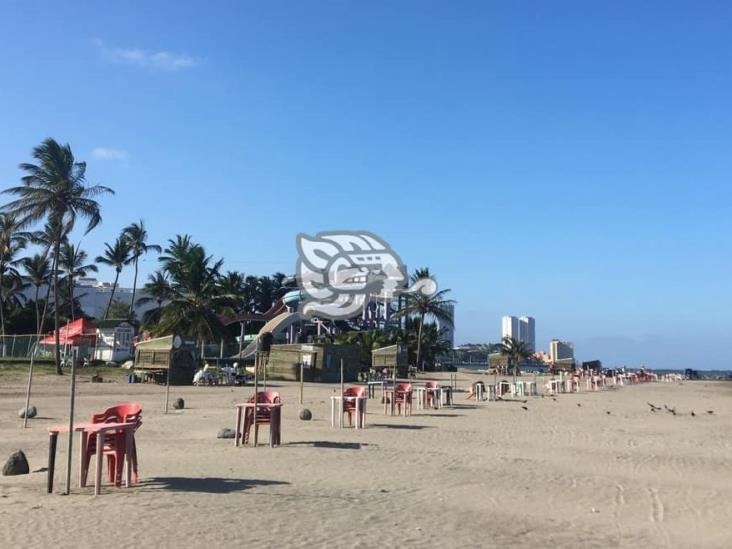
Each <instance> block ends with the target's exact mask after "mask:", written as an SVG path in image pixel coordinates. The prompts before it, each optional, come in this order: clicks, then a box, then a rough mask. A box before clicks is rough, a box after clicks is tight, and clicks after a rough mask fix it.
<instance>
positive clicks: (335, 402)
mask: <svg viewBox="0 0 732 549" xmlns="http://www.w3.org/2000/svg"><path fill="white" fill-rule="evenodd" d="M343 400H347V401H349V402H352V401H354V400H355V401H356V429H364V428H365V427H366V397H355V396H347V397H341V396H339V395H335V396H332V397H330V426H331V427H335V425H336V416H337V417H338V427H339V428H341V427H343V414H344V413H345V412H344V411H343Z"/></svg>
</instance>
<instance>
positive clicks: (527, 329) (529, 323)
mask: <svg viewBox="0 0 732 549" xmlns="http://www.w3.org/2000/svg"><path fill="white" fill-rule="evenodd" d="M535 324H536V322H535V320H534V318H533V317H530V316H522V317H521V318H519V339H520V340H521V341H523V342H524V343H526V346H527V347H528V348H529V350H530V351H532V352H533V351H536V327H535Z"/></svg>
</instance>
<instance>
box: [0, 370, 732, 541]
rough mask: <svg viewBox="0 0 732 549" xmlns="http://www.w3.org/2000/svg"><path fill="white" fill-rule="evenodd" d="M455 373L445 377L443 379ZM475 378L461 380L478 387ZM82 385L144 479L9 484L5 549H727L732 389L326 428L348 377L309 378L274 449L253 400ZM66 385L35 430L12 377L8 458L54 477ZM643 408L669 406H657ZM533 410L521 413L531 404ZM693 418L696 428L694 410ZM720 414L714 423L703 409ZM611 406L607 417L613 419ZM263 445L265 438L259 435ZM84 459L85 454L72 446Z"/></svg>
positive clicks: (656, 391) (479, 409) (509, 406)
mask: <svg viewBox="0 0 732 549" xmlns="http://www.w3.org/2000/svg"><path fill="white" fill-rule="evenodd" d="M441 376H442V377H443V378H444V377H445V376H444V375H440V374H438V375H437V376H436V378H437V379H439V378H440V377H441ZM473 377H475V376H474V375H470V374H460V381H459V385H460V387H461V388H465V387H467V385H468V383H469V380H470V379H473ZM88 378H89V376H88V375H83V376H81V379H80V383H79V385H78V399H77V420H79V421H81V420H86V418H87V417H88V416H89V415H90V414H91V412H92V411H98V410H101V409H103V408H105V407H106V406H109V405H112V404H115V403H118V402H124V401H135V402H139V403H141V404H142V406H143V410H144V412H143V414H144V424H143V426H142V427H141V429H140V430H139V432H138V434H137V441H138V447H139V456H140V457H139V459H140V473H141V482H140V484H138V485H136V486H134V487H133V488H130V489H124V488H123V489H114V488H112V487H110V486H107V485H105V487H104V489H103V493H102V495H101V496H98V497H94V496H93V489H92V488H91V487H87V488H84V489H79V488H78V481H77V480H76V479H77V467H76V463H77V462H76V459H77V456H76V455H74V464H75V465H74V471H73V472H74V474H73V479H74V480H73V483H74V489H73V491H72V495H70V496H62V495H59V493H60V492H61V491H62V489H63V477H64V464H65V440H66V439H65V436H62V437H61V439H60V440H61V442H60V446H59V460H58V470H57V474H56V492H57V493H56V494H53V495H47V494H45V481H46V474H45V473H43V472H35V473H32V474H30V475H26V476H19V477H0V522H1V523H2V525H3V528H2V530H1V531H0V546H2V547H51V546H53V547H57V548H62V547H92V546H96V547H99V546H107V547H110V546H111V547H160V548H162V547H176V548H181V547H202V546H207V547H231V546H234V545H238V546H241V545H244V544H247V545H251V546H256V547H266V546H272V547H274V546H278V547H325V546H329V547H374V546H377V545H378V546H381V547H413V546H414V547H416V546H422V547H425V546H426V547H434V546H443V547H457V546H462V547H533V548H536V547H549V546H554V547H603V548H604V547H646V548H649V547H705V548H713V547H720V548H721V547H729V546H730V544H731V543H732V503H730V502H732V459H731V455H732V454H731V452H732V398H730V397H732V384H730V383H724V382H704V381H698V382H683V383H652V384H650V383H649V384H642V385H637V386H625V387H621V388H619V389H617V390H606V391H602V392H597V393H586V392H585V393H580V394H567V395H560V396H558V397H556V399H555V398H553V397H549V396H547V397H545V398H540V397H534V398H529V399H528V402H527V403H526V404H523V403H521V402H489V403H480V404H478V405H476V404H475V403H474V402H472V401H467V400H465V396H464V394H457V395H456V400H455V402H456V406H455V407H453V408H443V409H441V410H425V411H422V410H419V411H418V410H416V409H415V414H414V415H413V416H412V417H406V418H405V417H389V416H385V415H383V413H382V407H381V405H380V404H379V402H378V401H377V400H371V401H370V402H369V410H368V416H367V428H366V429H365V430H360V431H355V430H353V429H343V430H338V429H332V428H331V426H330V401H329V398H328V397H329V396H330V395H332V394H334V393H335V392H336V391H337V389H338V387H337V386H336V385H315V384H308V385H306V390H305V405H306V407H308V408H309V409H311V410H312V412H313V420H312V421H310V422H303V421H300V420H299V419H298V418H297V414H298V410H299V406H298V404H297V394H298V393H297V385H296V384H294V383H282V382H275V383H274V384H273V388H274V389H275V390H278V391H280V393H281V394H282V398H283V401H284V403H285V408H284V417H283V437H282V443H283V444H282V446H281V447H279V448H275V449H270V448H269V447H266V446H261V447H259V448H257V449H253V448H250V447H243V448H235V447H234V445H233V442H232V441H231V440H221V439H217V438H216V434H217V432H218V430H219V429H221V428H223V427H231V428H233V426H234V409H233V404H234V403H235V402H238V401H241V400H243V399H244V398H245V397H247V396H248V395H250V394H251V392H252V389H251V388H238V387H236V388H232V387H205V388H203V387H202V388H196V387H177V388H173V391H172V396H174V397H178V396H180V397H182V398H184V399H185V401H186V408H185V410H182V411H174V412H173V413H170V414H168V415H164V414H163V403H164V388H162V387H160V386H155V385H143V384H136V385H130V384H127V383H124V382H123V381H122V380H121V379H120V380H119V381H116V382H105V383H102V384H92V383H89V382H88ZM67 384H68V377H67V376H64V377H63V378H57V377H55V376H53V375H42V376H39V377H38V378H37V380H36V383H35V392H34V398H33V403H34V404H35V405H36V406H38V408H39V416H40V417H39V418H37V419H34V420H32V421H31V422H30V426H29V428H28V429H26V430H23V429H22V428H21V426H22V423H21V420H18V419H17V410H18V409H19V408H21V407H22V405H23V398H24V397H23V395H24V380H23V378H22V377H21V376H20V375H17V376H9V375H6V376H5V377H3V378H2V386H1V387H0V457H2V459H3V460H4V459H5V457H7V455H9V453H10V452H11V451H13V450H15V449H16V448H21V449H23V450H24V451H25V452H26V454H27V456H28V460H29V462H30V468H31V471H33V470H37V469H39V468H41V467H45V466H46V460H47V452H48V437H47V433H46V428H47V427H48V426H50V425H53V424H58V423H62V422H63V421H64V420H65V418H66V417H67V416H66V410H67V405H68V397H67V388H68V387H67ZM647 402H651V403H654V404H656V405H658V406H663V405H664V404H666V405H668V406H669V407H675V409H676V411H677V415H676V416H674V415H672V414H671V413H667V412H665V411H659V412H656V413H652V412H650V410H649V406H648V404H647ZM522 406H526V408H527V409H526V410H524V409H523V408H522ZM692 410H694V411H695V413H696V416H695V417H694V416H692V415H691V414H690V412H691V411H692ZM707 410H713V411H714V413H713V414H707ZM608 412H609V413H608ZM264 433H265V436H264V438H265V439H266V430H265V431H264ZM74 451H75V452H76V448H75V449H74Z"/></svg>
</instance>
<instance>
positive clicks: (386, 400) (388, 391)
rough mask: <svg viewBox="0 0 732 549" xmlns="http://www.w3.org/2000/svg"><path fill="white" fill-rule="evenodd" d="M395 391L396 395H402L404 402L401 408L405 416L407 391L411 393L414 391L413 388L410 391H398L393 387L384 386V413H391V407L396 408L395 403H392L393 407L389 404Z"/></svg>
mask: <svg viewBox="0 0 732 549" xmlns="http://www.w3.org/2000/svg"><path fill="white" fill-rule="evenodd" d="M395 393H396V394H398V395H402V396H404V402H403V403H402V409H403V410H404V415H405V416H406V415H407V402H406V395H408V394H409V393H412V394H413V393H414V390H412V391H398V390H396V389H394V387H389V388H386V387H385V388H384V397H385V398H384V415H393V414H392V412H391V411H392V409H394V410H396V409H397V406H396V404H395V405H394V407H393V408H392V405H391V399H393V398H394V397H395ZM399 415H401V412H400V413H399Z"/></svg>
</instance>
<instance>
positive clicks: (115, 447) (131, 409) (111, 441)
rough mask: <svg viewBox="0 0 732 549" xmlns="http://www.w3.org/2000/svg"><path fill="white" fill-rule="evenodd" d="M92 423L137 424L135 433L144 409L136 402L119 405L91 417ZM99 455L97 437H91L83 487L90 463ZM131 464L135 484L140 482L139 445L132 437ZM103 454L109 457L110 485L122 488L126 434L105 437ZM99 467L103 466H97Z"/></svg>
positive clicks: (108, 472)
mask: <svg viewBox="0 0 732 549" xmlns="http://www.w3.org/2000/svg"><path fill="white" fill-rule="evenodd" d="M90 423H136V425H135V428H134V431H137V429H139V428H140V426H141V425H142V407H141V406H140V405H139V404H136V403H134V402H128V403H124V404H117V405H116V406H112V407H111V408H107V409H106V410H104V411H103V412H101V413H99V414H94V415H92V417H91V421H90ZM96 453H97V437H96V436H92V437H89V439H88V440H87V444H86V451H85V452H84V456H83V460H84V463H83V465H84V467H83V472H82V479H81V482H82V485H86V479H87V475H88V473H89V463H90V462H91V458H92V456H96ZM130 453H131V461H132V462H131V463H129V464H128V467H131V468H132V474H133V479H134V482H138V481H139V475H138V470H137V445H136V444H135V437H134V435H133V437H132V448H131V449H130ZM102 454H103V455H104V456H107V477H108V479H109V482H110V484H114V485H115V486H117V487H119V486H122V470H123V467H124V461H125V455H126V454H127V438H126V436H125V432H124V431H123V430H120V431H118V432H115V433H109V434H107V435H106V436H105V437H104V448H103V449H102ZM97 466H98V467H100V466H101V464H98V465H97Z"/></svg>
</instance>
